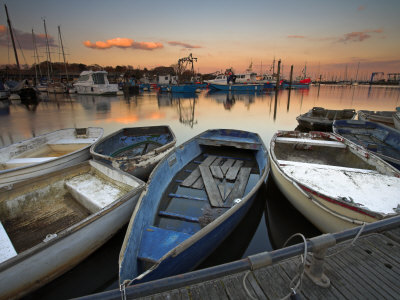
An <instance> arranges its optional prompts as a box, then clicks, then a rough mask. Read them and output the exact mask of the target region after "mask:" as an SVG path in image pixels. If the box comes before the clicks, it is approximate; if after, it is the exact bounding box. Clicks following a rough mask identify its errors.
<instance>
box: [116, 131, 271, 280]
mask: <svg viewBox="0 0 400 300" xmlns="http://www.w3.org/2000/svg"><path fill="white" fill-rule="evenodd" d="M222 130H227V129H209V130H206V131H204V132H202V133H200V134H198V135H197V136H195V137H193V138H191V139H189V140H188V141H186V142H184V143H183V144H182V145H179V146H178V147H177V148H178V149H179V148H184V147H185V145H188V144H190V143H195V142H196V140H198V139H199V138H202V136H203V135H204V134H206V133H208V132H210V131H222ZM229 130H234V131H238V132H247V133H251V134H254V135H255V136H256V137H257V139H258V140H259V141H260V142H261V147H260V149H258V150H257V151H261V152H263V157H264V158H265V161H266V165H265V168H264V169H260V175H261V176H260V178H259V179H258V181H257V183H256V184H255V185H254V187H253V188H252V189H251V190H250V191H249V192H248V193H247V194H246V196H245V197H244V198H243V199H241V201H240V202H239V203H238V204H236V205H233V206H231V207H230V208H229V209H228V210H227V211H226V212H224V213H223V214H222V215H220V216H219V217H217V218H216V219H215V220H213V221H212V222H211V223H209V224H207V225H206V226H205V227H203V228H201V229H200V230H199V231H197V232H196V233H194V234H193V235H191V236H190V237H189V238H187V239H186V240H185V241H183V242H182V243H180V244H179V245H177V246H176V247H174V248H172V249H171V250H170V251H168V252H167V253H165V254H164V255H163V256H162V257H161V258H160V259H159V260H158V261H157V263H156V264H154V265H153V266H152V267H151V268H150V269H148V270H146V271H145V272H143V273H141V274H138V275H137V276H136V277H134V278H131V279H129V280H128V279H126V280H125V281H124V282H123V283H121V282H120V284H126V285H129V284H131V283H132V282H133V281H135V280H139V279H141V278H142V277H144V276H145V275H146V274H148V273H149V272H151V271H153V270H154V269H156V268H157V267H158V265H159V264H160V263H161V262H162V261H163V260H165V259H167V258H168V257H170V256H171V257H176V256H177V255H178V254H180V253H182V252H183V251H185V250H186V249H187V248H189V247H190V246H192V245H193V244H194V243H195V242H196V241H198V240H200V239H201V238H203V237H204V236H206V235H207V234H209V233H210V232H211V231H212V230H214V229H215V228H217V227H218V225H220V224H221V223H223V222H224V221H225V220H227V219H228V218H229V217H230V216H231V215H233V214H234V213H235V212H237V211H238V210H239V209H240V208H241V207H242V206H244V205H245V204H246V203H247V202H248V201H249V199H251V197H253V196H254V195H255V193H256V192H257V191H258V189H259V188H260V186H261V185H262V184H264V183H265V181H266V178H267V176H268V174H269V172H270V169H271V168H270V165H271V163H270V159H269V156H268V149H267V148H266V146H265V144H264V142H263V140H262V139H261V137H260V136H259V135H258V134H257V133H255V132H249V131H243V130H237V129H229ZM177 148H175V149H174V150H173V151H171V152H170V153H169V154H168V155H166V156H164V157H163V159H162V160H161V161H160V162H159V164H158V165H157V166H156V167H155V168H154V169H153V171H152V172H151V174H150V176H149V179H148V182H151V180H152V178H153V176H154V174H155V173H156V172H157V170H158V168H159V166H161V165H162V164H163V163H164V162H165V161H167V163H168V159H169V158H170V157H172V156H174V155H175V154H176V151H177ZM183 167H184V166H183ZM171 179H172V178H171ZM147 193H148V183H147V184H146V188H145V189H144V191H143V192H142V194H141V195H140V198H139V200H138V203H137V205H136V207H135V210H134V212H133V214H132V217H131V219H130V221H129V225H128V228H127V231H126V232H131V231H132V229H133V226H134V223H135V219H136V215H137V214H138V213H139V211H140V207H141V203H142V202H143V199H144V198H145V197H146V195H147ZM160 201H161V199H159V201H158V204H159V203H160ZM142 238H143V233H142V234H140V241H139V243H141V240H142ZM129 240H130V234H129V236H128V237H125V239H124V242H123V244H122V247H121V251H120V256H119V270H121V263H122V261H123V258H124V254H125V252H126V250H127V245H128V242H129ZM127 281H128V282H127Z"/></svg>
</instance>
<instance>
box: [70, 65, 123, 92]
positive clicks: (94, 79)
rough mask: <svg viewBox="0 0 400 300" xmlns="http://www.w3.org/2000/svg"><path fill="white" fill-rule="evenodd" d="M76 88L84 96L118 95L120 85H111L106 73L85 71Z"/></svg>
mask: <svg viewBox="0 0 400 300" xmlns="http://www.w3.org/2000/svg"><path fill="white" fill-rule="evenodd" d="M74 88H75V91H76V93H78V94H82V95H116V94H117V92H118V85H117V84H110V83H109V81H108V78H107V72H106V71H83V72H82V73H81V74H80V75H79V78H78V81H77V82H75V83H74Z"/></svg>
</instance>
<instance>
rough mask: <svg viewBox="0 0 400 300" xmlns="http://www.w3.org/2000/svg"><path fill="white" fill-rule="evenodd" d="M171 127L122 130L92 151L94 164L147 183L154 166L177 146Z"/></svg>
mask: <svg viewBox="0 0 400 300" xmlns="http://www.w3.org/2000/svg"><path fill="white" fill-rule="evenodd" d="M175 143H176V139H175V135H174V133H173V132H172V130H171V128H170V127H169V126H149V127H130V128H122V129H120V130H118V131H116V132H114V133H112V134H110V135H108V136H106V137H104V138H103V139H101V140H99V141H98V142H97V143H95V144H93V145H92V147H91V148H90V153H91V154H92V156H93V158H94V159H95V160H99V161H102V162H104V163H106V164H110V165H112V166H113V167H114V168H118V169H121V170H122V171H124V172H128V173H130V174H132V175H134V176H136V177H138V178H140V179H142V180H146V179H147V177H148V176H149V174H150V172H151V171H152V170H153V168H154V167H155V165H156V164H157V163H158V162H159V161H160V160H161V159H162V158H163V157H164V156H165V155H166V154H168V153H169V152H170V151H171V150H172V149H173V147H174V146H175Z"/></svg>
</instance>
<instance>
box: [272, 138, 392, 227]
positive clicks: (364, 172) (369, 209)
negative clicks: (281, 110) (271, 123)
mask: <svg viewBox="0 0 400 300" xmlns="http://www.w3.org/2000/svg"><path fill="white" fill-rule="evenodd" d="M270 156H271V170H272V174H273V177H274V180H275V182H276V183H277V185H278V187H279V188H280V190H281V191H282V193H283V194H284V195H285V196H286V197H287V199H288V200H289V201H290V202H291V203H292V205H293V206H294V207H296V208H297V210H299V211H300V212H301V213H302V214H303V215H304V216H305V217H306V218H307V219H308V220H309V221H310V222H311V223H313V224H314V225H315V226H316V227H317V228H318V229H319V230H321V231H322V232H338V231H342V230H344V229H346V228H350V227H355V226H359V225H362V224H364V223H371V222H375V221H377V220H381V219H384V218H388V217H391V216H393V215H397V214H399V213H400V200H399V197H398V195H400V171H399V170H397V169H395V168H394V167H393V166H391V165H389V164H388V163H386V162H385V161H384V160H382V159H380V158H379V157H377V156H376V155H374V154H373V153H371V152H369V151H367V150H366V149H364V148H363V147H360V146H358V145H356V144H354V143H353V142H351V141H349V140H347V139H344V138H343V137H341V136H339V135H336V134H333V133H324V132H310V133H300V132H295V131H280V132H278V133H276V134H275V135H274V137H273V138H272V140H271V145H270Z"/></svg>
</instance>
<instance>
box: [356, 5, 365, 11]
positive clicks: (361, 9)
mask: <svg viewBox="0 0 400 300" xmlns="http://www.w3.org/2000/svg"><path fill="white" fill-rule="evenodd" d="M365 8H366V6H365V5H360V6H359V7H358V8H357V10H358V11H363V10H365Z"/></svg>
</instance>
